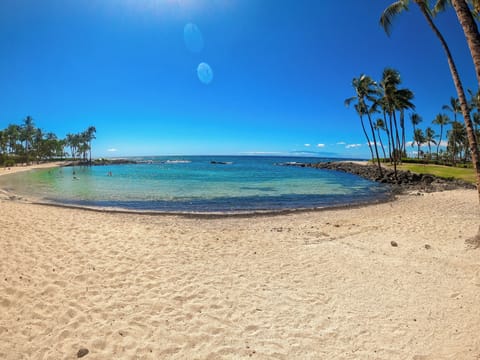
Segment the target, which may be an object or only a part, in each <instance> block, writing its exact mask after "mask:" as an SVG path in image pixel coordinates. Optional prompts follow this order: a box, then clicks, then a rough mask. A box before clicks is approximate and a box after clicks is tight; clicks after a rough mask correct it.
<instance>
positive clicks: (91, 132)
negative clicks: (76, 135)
mask: <svg viewBox="0 0 480 360" xmlns="http://www.w3.org/2000/svg"><path fill="white" fill-rule="evenodd" d="M96 132H97V129H95V126H89V127H88V129H87V130H86V133H87V141H88V150H89V152H90V160H89V163H90V165H91V164H92V140H93V139H95V133H96Z"/></svg>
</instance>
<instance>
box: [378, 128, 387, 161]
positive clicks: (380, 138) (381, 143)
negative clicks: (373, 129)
mask: <svg viewBox="0 0 480 360" xmlns="http://www.w3.org/2000/svg"><path fill="white" fill-rule="evenodd" d="M377 134H378V140H380V146H381V147H382V152H383V159H386V158H387V154H386V153H385V146H383V141H382V135H381V134H380V129H379V128H377ZM383 161H385V160H383Z"/></svg>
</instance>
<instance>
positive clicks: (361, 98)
mask: <svg viewBox="0 0 480 360" xmlns="http://www.w3.org/2000/svg"><path fill="white" fill-rule="evenodd" d="M352 86H353V88H354V89H355V93H356V95H355V96H353V97H350V98H348V99H346V100H345V105H346V106H349V105H350V103H351V102H353V101H355V100H356V101H357V104H355V109H356V110H357V113H358V115H359V117H360V122H361V124H362V129H363V133H364V135H365V137H366V139H367V143H368V146H369V148H370V153H371V155H372V161H373V160H374V154H373V150H372V143H371V142H370V138H369V136H368V134H367V131H366V129H365V124H364V122H363V115H367V118H368V122H369V125H370V130H371V133H372V139H373V145H374V148H375V154H376V156H377V164H378V170H379V171H380V174H382V173H383V172H382V166H381V164H380V156H379V155H378V146H377V139H376V136H375V130H374V128H373V122H372V118H371V112H373V111H375V109H374V108H375V107H374V106H371V107H370V108H369V106H368V104H367V101H368V102H370V103H372V104H375V103H376V96H377V89H376V83H375V82H374V81H373V80H372V78H370V77H369V76H366V75H361V76H360V77H359V78H353V80H352Z"/></svg>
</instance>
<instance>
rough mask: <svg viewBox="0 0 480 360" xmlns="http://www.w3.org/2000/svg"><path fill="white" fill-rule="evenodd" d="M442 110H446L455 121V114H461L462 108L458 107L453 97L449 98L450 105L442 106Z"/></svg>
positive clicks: (457, 102)
mask: <svg viewBox="0 0 480 360" xmlns="http://www.w3.org/2000/svg"><path fill="white" fill-rule="evenodd" d="M442 110H448V111H450V112H452V114H453V121H457V114H461V113H462V108H461V107H460V101H458V99H456V98H454V97H453V96H452V97H451V98H450V104H446V105H443V106H442Z"/></svg>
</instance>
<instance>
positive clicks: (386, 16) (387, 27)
mask: <svg viewBox="0 0 480 360" xmlns="http://www.w3.org/2000/svg"><path fill="white" fill-rule="evenodd" d="M408 3H409V0H398V1H395V2H394V3H393V4H391V5H389V6H388V7H387V8H386V9H385V10H384V11H383V14H382V16H381V17H380V26H381V27H382V28H383V30H384V31H385V32H386V33H387V35H388V36H390V34H391V32H392V22H393V20H394V19H395V17H396V16H397V15H398V14H400V13H401V12H403V11H405V10H407V11H408Z"/></svg>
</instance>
